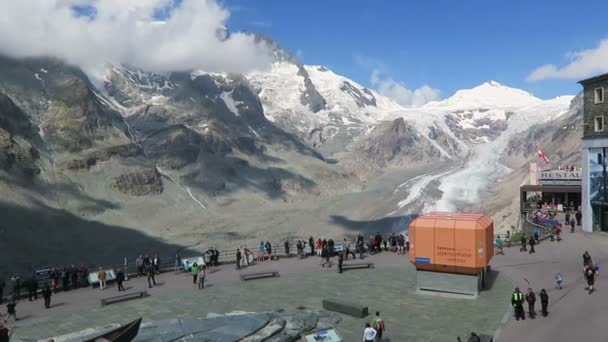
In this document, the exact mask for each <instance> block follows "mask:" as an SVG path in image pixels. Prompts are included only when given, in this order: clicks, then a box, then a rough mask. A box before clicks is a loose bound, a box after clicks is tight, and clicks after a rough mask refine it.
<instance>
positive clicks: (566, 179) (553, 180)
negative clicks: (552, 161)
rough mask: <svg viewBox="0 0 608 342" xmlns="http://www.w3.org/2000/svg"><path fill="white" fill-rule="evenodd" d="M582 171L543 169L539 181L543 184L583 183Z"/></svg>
mask: <svg viewBox="0 0 608 342" xmlns="http://www.w3.org/2000/svg"><path fill="white" fill-rule="evenodd" d="M581 177H582V171H561V170H558V171H541V172H540V174H539V176H538V182H539V183H540V184H541V185H581Z"/></svg>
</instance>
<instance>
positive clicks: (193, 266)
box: [191, 262, 198, 285]
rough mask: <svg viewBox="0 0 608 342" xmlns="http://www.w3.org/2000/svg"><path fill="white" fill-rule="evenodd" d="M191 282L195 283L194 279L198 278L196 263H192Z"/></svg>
mask: <svg viewBox="0 0 608 342" xmlns="http://www.w3.org/2000/svg"><path fill="white" fill-rule="evenodd" d="M191 268H192V284H194V285H196V279H197V278H198V263H196V262H195V263H193V264H192V267H191Z"/></svg>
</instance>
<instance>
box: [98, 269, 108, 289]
mask: <svg viewBox="0 0 608 342" xmlns="http://www.w3.org/2000/svg"><path fill="white" fill-rule="evenodd" d="M97 280H99V289H100V290H103V289H105V288H106V272H105V271H104V270H103V269H101V267H100V268H99V270H98V271H97Z"/></svg>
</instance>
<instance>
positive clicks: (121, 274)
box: [116, 269, 125, 292]
mask: <svg viewBox="0 0 608 342" xmlns="http://www.w3.org/2000/svg"><path fill="white" fill-rule="evenodd" d="M124 281H125V273H124V272H123V271H122V270H121V269H119V270H118V271H116V284H117V285H118V292H120V291H124V290H125V288H124V287H123V286H122V283H123V282H124Z"/></svg>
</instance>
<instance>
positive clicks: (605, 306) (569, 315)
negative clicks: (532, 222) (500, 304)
mask: <svg viewBox="0 0 608 342" xmlns="http://www.w3.org/2000/svg"><path fill="white" fill-rule="evenodd" d="M562 237H563V241H561V242H559V243H558V242H551V241H549V240H545V241H543V242H541V243H540V244H539V245H538V246H536V248H535V249H536V253H535V254H528V253H520V252H519V247H513V248H510V249H505V254H506V255H505V256H504V257H503V256H499V257H494V259H493V260H492V264H493V265H494V268H495V269H497V270H499V272H500V273H501V274H504V275H506V276H507V277H509V278H510V279H511V280H512V281H513V284H514V285H515V286H519V287H520V289H521V290H522V292H524V291H525V290H527V288H528V287H531V288H533V290H534V291H535V292H537V293H538V292H539V291H540V289H542V288H545V289H546V290H547V291H548V294H549V316H548V317H546V318H543V317H537V318H536V319H534V320H531V319H526V320H525V321H515V320H514V319H513V318H512V317H511V318H510V320H509V321H508V322H506V324H504V326H503V327H501V328H500V329H499V332H498V334H497V337H498V338H497V340H498V341H507V342H508V341H553V342H561V341H563V342H566V341H567V342H570V341H576V340H579V341H608V327H607V326H606V313H607V312H608V295H607V294H608V283H606V280H605V279H604V278H606V276H605V274H606V271H604V270H602V271H601V272H600V276H599V279H598V281H597V282H596V289H597V291H596V292H594V293H592V294H588V292H587V291H585V285H586V283H585V281H584V278H583V258H582V255H583V253H584V252H585V250H588V251H589V253H590V254H591V257H592V258H593V260H594V261H599V262H600V265H601V264H608V235H607V234H605V233H593V234H588V233H582V232H580V231H579V230H578V229H577V232H576V233H570V232H569V230H567V231H565V232H564V233H562ZM558 271H559V272H561V273H562V275H563V276H564V284H565V285H564V288H563V289H562V290H557V289H555V287H554V286H555V282H554V278H553V277H554V274H555V272H558ZM508 300H509V297H507V298H506V301H508ZM536 311H537V312H538V311H540V301H538V298H537V305H536ZM526 312H527V306H526Z"/></svg>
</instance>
